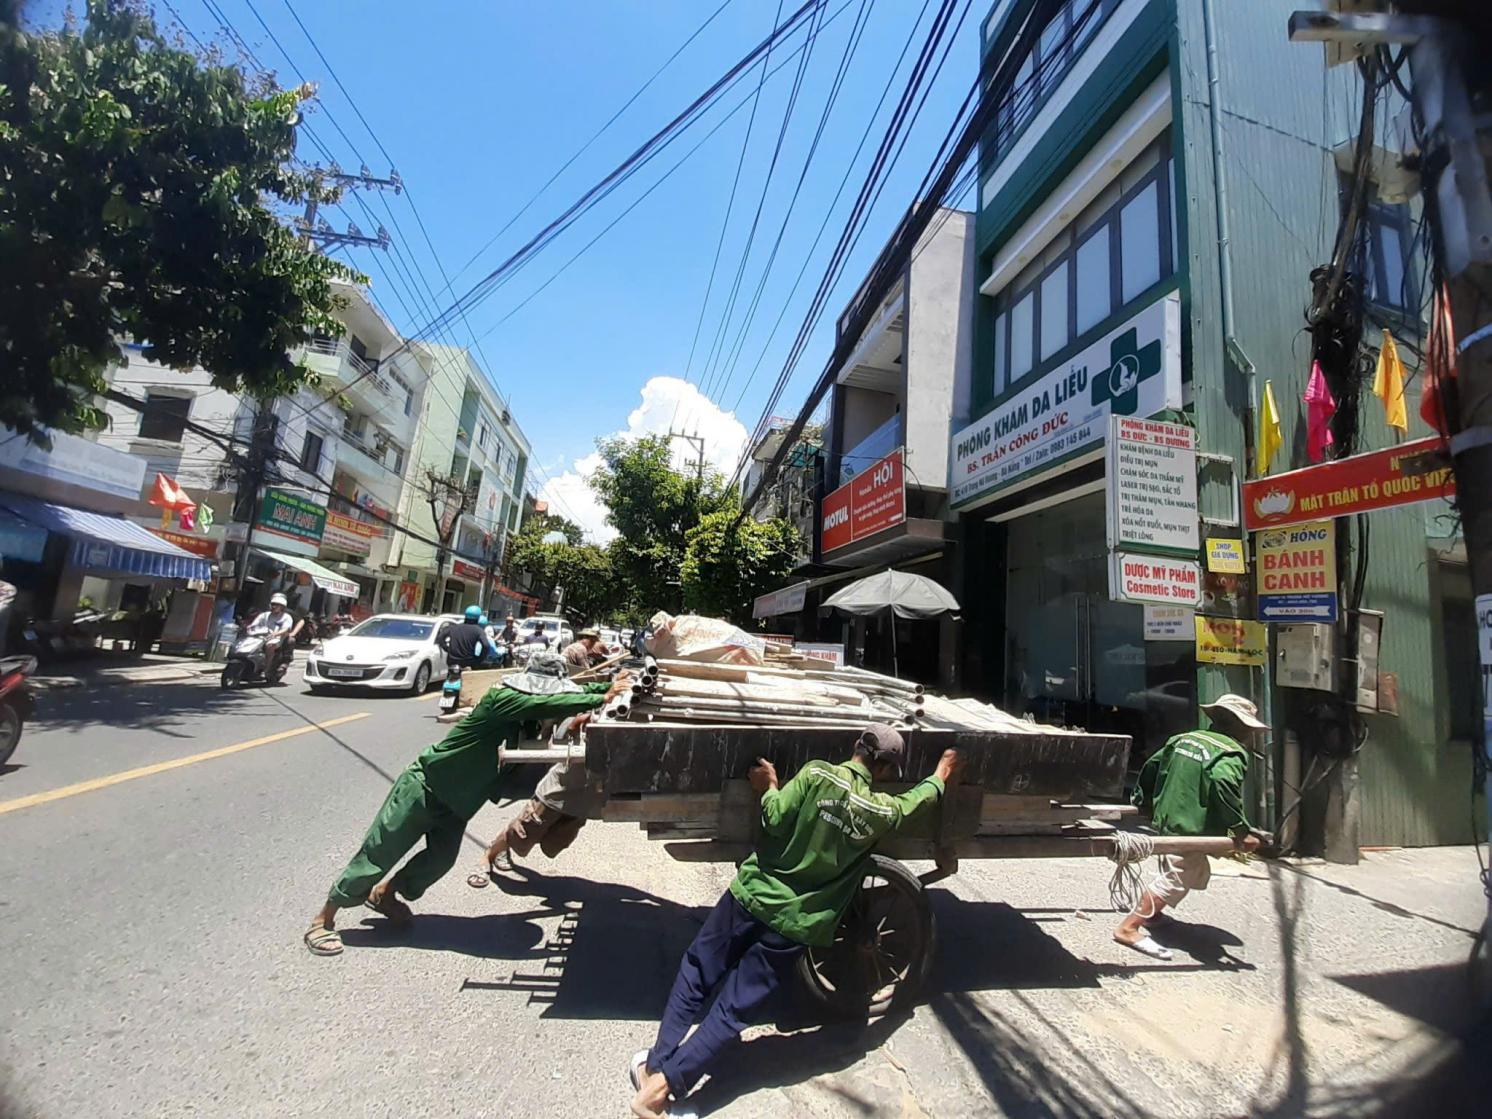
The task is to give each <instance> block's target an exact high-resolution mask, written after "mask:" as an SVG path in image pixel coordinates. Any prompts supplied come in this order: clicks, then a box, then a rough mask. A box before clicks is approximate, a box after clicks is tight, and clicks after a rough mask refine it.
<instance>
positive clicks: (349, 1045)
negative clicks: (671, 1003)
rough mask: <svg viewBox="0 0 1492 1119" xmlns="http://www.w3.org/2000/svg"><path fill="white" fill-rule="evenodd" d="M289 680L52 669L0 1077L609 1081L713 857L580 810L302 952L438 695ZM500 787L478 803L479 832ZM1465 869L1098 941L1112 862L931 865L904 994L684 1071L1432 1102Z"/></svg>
mask: <svg viewBox="0 0 1492 1119" xmlns="http://www.w3.org/2000/svg"><path fill="white" fill-rule="evenodd" d="M298 679H299V672H298V670H297V671H296V673H295V674H294V675H293V676H292V678H291V680H292V682H291V683H287V684H286V685H285V686H282V687H279V688H275V689H268V690H260V689H253V690H247V691H242V692H237V693H232V694H227V693H223V692H221V691H219V690H218V688H217V687H216V685H215V683H214V682H213V681H212V680H211V679H204V680H201V681H195V680H193V681H181V682H171V683H165V684H150V685H143V684H137V685H133V686H122V687H112V688H103V689H98V690H86V689H71V690H67V691H56V692H52V693H50V694H49V695H47V696H46V700H45V702H46V711H45V713H44V715H43V717H42V718H41V720H40V721H39V722H38V723H37V724H36V725H35V726H34V727H32V728H29V729H28V732H27V735H26V738H25V739H24V740H23V742H22V745H21V748H20V750H19V752H18V753H17V755H16V757H15V759H14V765H13V766H12V767H10V768H9V770H8V771H7V772H6V773H4V774H3V776H0V882H3V884H4V889H3V894H0V914H3V918H4V919H3V920H0V960H3V961H4V962H3V972H0V977H3V987H0V989H3V990H4V999H3V1004H0V1111H3V1113H4V1114H6V1115H15V1116H33V1115H34V1116H45V1117H51V1116H88V1117H90V1119H104V1117H108V1116H177V1115H214V1116H216V1115H225V1116H286V1115H312V1114H318V1115H326V1114H333V1115H390V1116H407V1115H411V1114H440V1115H450V1116H506V1115H568V1116H622V1115H625V1114H626V1107H627V1101H628V1099H629V1096H630V1092H629V1090H628V1089H627V1088H626V1085H625V1068H626V1063H627V1058H628V1056H629V1054H631V1053H632V1052H633V1051H634V1050H635V1049H637V1048H640V1047H642V1046H644V1045H646V1044H647V1043H648V1042H649V1041H650V1040H651V1034H652V1029H653V1027H654V1025H655V1023H656V1021H657V1016H658V1014H659V1011H660V1009H661V1007H662V1004H663V1000H664V997H665V994H666V991H667V989H668V985H669V983H670V981H671V978H672V975H673V971H674V968H675V966H676V964H677V961H678V957H679V954H680V953H681V951H682V950H683V948H684V946H685V945H686V944H687V943H688V941H689V939H690V938H691V936H692V935H693V933H694V931H695V929H696V928H697V927H698V924H699V922H700V920H701V919H702V917H703V915H704V913H705V912H706V909H707V907H708V906H709V905H710V904H711V903H712V902H713V901H714V900H715V898H716V897H718V895H719V892H720V891H721V890H722V889H723V888H724V887H725V885H726V883H727V882H728V880H729V876H730V870H731V868H729V867H724V866H710V865H696V864H679V863H675V862H673V861H671V860H670V859H669V858H668V857H667V856H666V854H665V853H664V851H663V850H662V848H661V847H660V846H659V845H656V844H649V843H648V842H647V841H646V840H645V839H644V838H643V836H642V834H641V832H640V830H639V829H637V828H636V827H635V826H630V825H601V824H592V825H590V826H588V827H587V828H586V829H585V831H584V832H582V834H581V837H580V840H579V841H578V843H577V844H576V846H575V847H574V848H572V849H571V851H570V852H568V853H566V854H565V855H564V856H563V857H562V858H561V859H560V860H559V861H557V862H548V861H545V860H543V859H542V858H539V857H538V856H537V855H536V856H535V857H534V859H532V860H531V861H530V862H529V863H527V864H525V870H524V872H523V874H522V875H521V876H519V877H515V879H514V880H513V882H512V884H511V885H510V886H508V887H507V888H505V889H501V890H500V889H497V888H488V889H485V890H480V891H478V890H472V889H470V888H469V887H468V886H467V885H466V884H465V881H464V878H465V870H466V866H465V864H464V863H463V865H462V866H461V867H459V868H458V870H457V872H455V873H453V874H452V875H451V876H450V877H449V878H448V879H447V880H445V881H444V882H442V883H440V884H439V885H438V886H437V887H435V888H434V889H433V890H432V891H431V892H430V893H429V894H428V895H427V896H426V898H425V899H423V901H422V902H421V903H420V904H419V906H418V907H417V908H418V911H419V913H420V916H419V919H418V922H417V924H416V927H415V928H414V930H413V931H412V932H411V933H409V934H408V935H407V936H404V937H402V938H401V937H398V936H394V935H390V934H389V933H388V931H387V930H386V929H385V928H384V927H383V922H382V919H381V918H378V917H375V916H373V915H371V914H368V913H367V912H366V911H361V910H359V911H350V912H348V913H346V914H345V916H346V920H345V921H344V922H343V927H344V928H345V929H346V930H347V931H346V940H347V944H348V948H347V951H346V952H345V953H344V954H343V955H342V956H340V957H336V958H332V959H320V958H314V957H312V956H311V955H309V954H308V953H307V952H306V951H305V949H304V948H303V947H302V945H301V940H300V936H301V932H302V930H303V928H304V926H305V924H306V922H307V920H308V919H309V918H310V916H311V914H312V913H313V912H314V911H315V910H316V908H317V907H318V906H319V904H320V902H321V900H322V898H323V897H324V895H325V892H326V889H327V886H328V885H329V883H330V882H331V881H332V879H333V877H334V876H335V875H336V874H337V872H338V870H339V869H340V868H341V866H342V864H343V862H344V861H345V860H346V858H347V857H348V855H349V854H350V853H351V852H352V850H353V849H354V847H355V846H356V844H357V842H358V841H359V839H360V838H361V835H362V833H363V831H364V829H365V828H366V827H367V825H368V823H369V821H370V820H371V818H372V816H373V813H374V811H375V810H376V809H377V807H378V804H379V802H380V801H381V799H382V798H383V796H384V793H385V791H386V790H387V788H388V785H389V782H390V781H391V780H392V779H393V777H394V775H395V774H397V773H398V771H399V770H400V769H401V768H402V767H403V766H404V765H405V764H406V763H407V762H408V761H409V759H410V758H411V757H413V756H414V754H415V753H416V752H417V751H418V750H419V749H420V748H421V747H422V746H424V745H425V744H426V743H427V742H429V741H431V740H432V739H433V738H435V737H437V736H438V735H439V734H440V733H441V732H442V729H443V728H441V727H439V726H437V724H436V723H435V721H434V719H433V715H434V705H435V700H434V697H433V695H432V696H431V697H427V698H425V699H422V700H409V699H405V698H397V697H381V696H335V697H316V696H310V695H308V694H305V693H304V692H303V690H302V688H301V686H300V685H299V683H298ZM512 811H513V808H512V807H489V808H488V809H487V810H486V811H484V812H483V813H482V814H481V815H480V816H478V817H477V819H476V820H475V821H474V822H473V825H472V828H471V830H470V833H469V839H470V846H469V850H468V854H469V856H470V858H471V859H475V858H476V856H477V854H478V852H479V850H480V844H481V843H482V842H483V841H485V840H486V839H487V838H488V837H489V835H490V834H491V833H493V832H494V831H495V829H496V828H497V827H498V826H499V825H500V823H501V822H502V821H503V820H504V819H506V817H507V816H508V815H509V814H510V813H511V812H512ZM1474 870H1475V863H1474V860H1473V857H1472V854H1471V852H1470V851H1469V850H1468V849H1459V850H1441V851H1429V852H1389V853H1383V854H1377V855H1373V856H1370V858H1369V859H1368V861H1367V862H1366V863H1364V864H1363V865H1362V866H1360V867H1357V868H1335V867H1326V866H1322V865H1319V864H1317V865H1307V864H1302V865H1299V866H1292V867H1276V868H1274V869H1273V870H1266V869H1264V868H1261V867H1254V868H1249V869H1243V868H1240V867H1236V866H1235V864H1228V865H1226V866H1221V867H1220V869H1219V870H1218V872H1217V876H1216V877H1215V878H1214V884H1213V887H1212V889H1211V890H1210V891H1209V892H1208V893H1207V894H1199V895H1196V896H1194V897H1193V898H1191V899H1189V900H1188V902H1187V904H1186V906H1185V907H1184V908H1183V910H1182V911H1181V913H1180V916H1181V917H1183V918H1184V919H1185V921H1186V922H1187V923H1186V924H1184V925H1181V926H1179V927H1178V928H1176V929H1174V930H1172V933H1171V939H1172V943H1173V945H1174V946H1175V947H1176V948H1177V949H1178V951H1177V954H1176V957H1177V958H1176V959H1175V960H1174V961H1173V962H1171V963H1168V964H1163V963H1157V962H1154V961H1149V960H1146V959H1143V958H1141V957H1139V956H1137V955H1135V954H1133V953H1131V952H1128V951H1126V950H1124V949H1122V948H1120V947H1118V946H1117V945H1115V944H1113V943H1112V941H1111V940H1110V939H1109V930H1110V927H1111V925H1112V923H1113V921H1114V919H1115V918H1114V915H1113V914H1112V913H1110V912H1108V911H1107V905H1108V901H1107V885H1106V883H1107V864H1104V863H1102V862H1099V861H1097V860H1084V859H1069V860H1029V861H1009V862H1003V863H983V864H979V863H975V864H966V866H965V869H964V870H963V871H962V872H961V873H960V875H959V876H958V877H957V878H956V879H954V880H952V881H951V882H950V883H948V884H947V885H946V886H945V887H939V888H938V889H937V892H936V900H935V907H936V912H937V916H938V921H939V926H940V943H941V955H940V958H939V962H938V964H937V966H936V969H935V971H934V974H933V977H932V982H931V984H930V990H929V992H928V998H927V1001H926V1002H925V1004H924V1005H923V1006H921V1007H919V1008H918V1009H917V1011H916V1012H915V1014H913V1015H912V1016H910V1017H909V1018H906V1019H901V1020H896V1021H887V1022H878V1023H873V1024H872V1025H871V1026H869V1028H850V1027H844V1026H836V1027H823V1026H819V1025H816V1024H814V1023H813V1022H811V1021H807V1020H805V1019H804V1017H803V1013H804V1012H803V1011H801V1010H799V1009H796V1008H793V1007H788V1008H786V1009H784V1011H783V1012H782V1014H781V1015H780V1016H779V1018H778V1021H777V1024H776V1027H775V1028H773V1027H762V1028H761V1029H758V1030H753V1031H752V1033H751V1034H750V1035H748V1041H747V1043H746V1045H745V1046H744V1047H743V1048H742V1049H741V1050H740V1051H739V1053H738V1054H737V1056H736V1057H735V1058H734V1059H733V1060H732V1062H731V1065H730V1068H729V1069H728V1070H727V1072H726V1075H724V1076H722V1077H720V1078H719V1079H718V1080H717V1081H715V1082H713V1083H707V1084H706V1085H705V1086H704V1088H703V1089H702V1090H701V1093H700V1094H701V1101H700V1102H701V1104H702V1105H703V1108H704V1109H705V1110H706V1112H707V1113H712V1114H718V1115H722V1116H734V1117H748V1116H800V1115H805V1114H810V1115H816V1116H866V1115H874V1116H882V1115H885V1116H923V1115H927V1116H965V1115H1017V1116H1030V1115H1064V1116H1066V1115H1072V1116H1093V1117H1098V1116H1109V1115H1123V1116H1170V1115H1177V1116H1180V1115H1191V1116H1211V1115H1216V1116H1225V1115H1238V1114H1262V1113H1270V1114H1278V1115H1294V1114H1305V1113H1310V1114H1333V1115H1335V1114H1343V1115H1345V1114H1353V1115H1358V1114H1364V1115H1366V1114H1390V1113H1392V1114H1406V1115H1407V1114H1420V1113H1424V1112H1423V1111H1421V1110H1420V1109H1421V1108H1422V1107H1423V1106H1427V1104H1426V1101H1427V1100H1429V1099H1430V1098H1431V1097H1430V1096H1427V1095H1425V1093H1431V1092H1435V1093H1438V1092H1441V1091H1442V1089H1443V1088H1444V1087H1445V1086H1446V1085H1451V1086H1453V1087H1456V1088H1458V1089H1459V1088H1461V1087H1464V1084H1465V1083H1466V1080H1465V1077H1466V1074H1467V1071H1468V1070H1467V1068H1466V1066H1465V1064H1464V1063H1457V1057H1458V1055H1459V1054H1461V1053H1462V1052H1463V1049H1464V1046H1465V1045H1466V1044H1473V1045H1475V1044H1483V1043H1485V1042H1486V1041H1487V1035H1486V1033H1485V1032H1484V1033H1483V1034H1481V1035H1473V1036H1472V1038H1471V1040H1470V1041H1469V1042H1467V1041H1463V1040H1462V1038H1463V1037H1464V1036H1465V1031H1466V1030H1467V1029H1468V1028H1469V1027H1470V1026H1471V1025H1472V1024H1473V1023H1474V1022H1475V1021H1476V1018H1475V1014H1474V1007H1475V1004H1474V996H1473V995H1472V993H1471V990H1470V988H1469V986H1468V981H1467V971H1466V960H1467V957H1468V954H1469V953H1470V951H1471V948H1472V944H1473V936H1474V930H1475V929H1476V928H1477V926H1478V925H1479V923H1480V920H1481V914H1482V906H1483V904H1484V903H1483V901H1482V898H1481V893H1480V890H1479V888H1478V887H1477V885H1476V883H1475V877H1474ZM1483 1030H1484V1031H1485V1023H1484V1024H1483ZM1470 1072H1471V1073H1472V1074H1475V1073H1478V1072H1480V1073H1485V1065H1473V1066H1472V1068H1471V1070H1470ZM1481 1090H1483V1091H1485V1087H1483V1088H1482V1089H1481ZM1486 1098H1488V1097H1486V1096H1483V1102H1485V1099H1486ZM1461 1100H1462V1102H1464V1100H1465V1097H1464V1096H1463V1097H1461ZM1381 1101H1386V1102H1383V1103H1382V1108H1384V1109H1380V1102H1381ZM1460 1106H1461V1104H1459V1103H1457V1104H1447V1105H1446V1107H1445V1110H1442V1111H1440V1112H1439V1114H1447V1115H1455V1114H1461V1113H1463V1112H1462V1111H1461V1110H1459V1108H1460ZM1395 1107H1398V1108H1399V1110H1397V1111H1396V1110H1394V1108H1395ZM1385 1109H1386V1110H1385ZM1464 1113H1466V1114H1473V1113H1476V1112H1475V1111H1466V1112H1464ZM1481 1114H1483V1115H1485V1114H1486V1112H1485V1111H1482V1112H1481Z"/></svg>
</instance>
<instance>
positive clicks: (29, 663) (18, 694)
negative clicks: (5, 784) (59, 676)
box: [0, 657, 36, 765]
mask: <svg viewBox="0 0 1492 1119" xmlns="http://www.w3.org/2000/svg"><path fill="white" fill-rule="evenodd" d="M35 671H36V658H35V657H0V765H4V764H5V763H6V762H8V761H10V758H11V755H12V754H14V753H15V752H16V747H17V746H18V745H20V742H21V730H22V729H23V728H24V727H25V725H26V720H27V719H29V718H31V716H32V715H34V714H35V713H36V697H35V696H34V695H33V694H32V692H31V685H29V684H28V683H26V677H27V676H30V675H31V674H32V673H33V672H35Z"/></svg>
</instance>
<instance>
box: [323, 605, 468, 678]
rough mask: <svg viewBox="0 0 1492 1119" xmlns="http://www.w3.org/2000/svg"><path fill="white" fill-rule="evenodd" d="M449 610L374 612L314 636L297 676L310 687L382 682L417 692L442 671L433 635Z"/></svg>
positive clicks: (453, 620) (452, 619)
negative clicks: (324, 636)
mask: <svg viewBox="0 0 1492 1119" xmlns="http://www.w3.org/2000/svg"><path fill="white" fill-rule="evenodd" d="M461 620H462V619H461V618H459V617H457V616H455V615H453V614H443V615H439V616H437V617H431V616H429V615H424V614H375V615H373V617H371V618H367V619H365V620H364V621H361V622H359V623H358V624H357V625H355V626H353V627H352V629H350V630H348V631H347V632H346V633H344V634H343V635H342V636H341V637H334V638H332V639H331V640H330V641H326V642H319V643H317V644H316V645H315V646H314V647H313V648H312V649H311V655H310V656H309V657H307V658H306V668H305V674H304V675H303V677H302V679H303V680H304V681H305V684H306V687H308V688H309V689H310V690H311V691H313V692H322V691H325V690H326V689H328V688H332V687H354V688H383V689H392V690H400V691H407V692H409V693H410V694H411V695H419V694H420V693H421V692H423V691H425V690H426V689H427V688H429V687H430V683H431V681H433V680H442V679H444V678H445V674H446V655H445V653H444V652H442V651H441V649H440V646H438V645H436V643H435V641H436V638H438V637H439V636H440V635H441V634H442V633H443V632H444V631H445V629H446V627H447V626H450V625H454V624H458V623H460V622H461Z"/></svg>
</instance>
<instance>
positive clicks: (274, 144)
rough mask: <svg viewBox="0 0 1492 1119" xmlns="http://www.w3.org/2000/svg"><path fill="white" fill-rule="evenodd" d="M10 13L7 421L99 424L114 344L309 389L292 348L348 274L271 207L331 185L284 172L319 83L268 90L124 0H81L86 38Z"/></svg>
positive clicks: (274, 388) (321, 326) (1, 91)
mask: <svg viewBox="0 0 1492 1119" xmlns="http://www.w3.org/2000/svg"><path fill="white" fill-rule="evenodd" d="M15 9H16V5H15V4H14V2H13V0H0V261H3V262H4V264H3V267H0V354H3V355H4V365H5V376H4V378H3V380H0V424H6V425H9V426H11V427H14V428H16V429H17V430H18V431H21V432H25V433H28V434H31V435H32V437H33V438H40V439H43V440H44V438H45V436H44V435H43V434H42V433H41V432H40V431H38V430H37V429H38V428H40V427H55V428H59V429H61V430H64V431H74V432H76V431H82V430H85V429H88V428H95V427H99V426H101V425H102V423H103V414H102V413H101V412H100V411H99V410H98V409H97V408H96V407H95V406H94V405H93V403H92V398H93V396H94V394H96V393H98V392H99V391H101V390H102V389H103V388H104V387H105V386H104V376H103V375H104V372H105V371H106V370H107V369H108V368H109V367H110V366H111V365H112V364H115V363H117V362H119V361H121V360H122V356H123V355H122V353H121V351H120V348H119V344H118V341H117V340H118V339H120V338H129V339H133V340H134V341H136V342H138V343H141V344H142V345H143V347H144V353H145V356H146V357H147V358H150V359H151V360H153V361H157V362H160V363H161V364H163V365H166V366H169V367H172V368H176V369H187V368H190V367H192V366H196V365H200V366H202V367H203V368H205V369H206V370H207V371H208V372H209V373H210V374H211V375H212V378H213V383H214V384H215V385H217V386H218V387H219V388H223V389H227V390H229V391H234V392H237V391H246V392H248V393H250V394H252V395H254V396H257V397H260V398H262V399H268V398H271V397H275V396H280V395H284V394H287V393H291V392H294V391H295V390H296V389H297V388H298V387H299V386H301V385H302V384H304V383H307V382H309V381H310V380H312V375H311V374H310V373H309V371H307V370H306V369H305V368H303V367H301V366H298V365H296V364H295V363H294V362H293V361H292V359H291V357H290V356H289V355H290V351H291V350H293V349H294V348H295V347H296V346H298V345H299V344H300V343H302V342H304V341H305V340H306V339H307V338H308V337H309V336H310V334H311V333H312V332H315V331H326V332H335V331H336V330H337V329H338V327H337V324H336V322H335V321H334V320H333V319H332V317H331V311H332V310H333V309H334V307H335V296H334V294H333V291H332V283H331V282H332V280H333V279H335V278H337V277H352V275H353V274H352V273H351V272H349V270H348V269H346V268H345V267H344V266H343V265H341V264H339V263H337V262H336V261H333V260H331V259H329V258H327V257H324V256H320V255H318V254H316V253H315V252H313V251H311V250H309V249H307V248H305V247H304V246H303V245H302V244H301V243H300V241H299V239H298V238H297V236H296V235H295V233H294V232H293V231H292V230H291V229H290V228H289V227H288V226H287V225H286V224H285V222H284V221H283V220H282V219H281V216H280V214H281V213H284V212H285V208H286V207H289V206H296V205H300V204H302V203H303V202H305V200H306V199H307V198H308V197H310V196H311V195H312V194H315V195H316V196H317V197H318V198H322V199H325V198H328V197H331V196H332V195H331V193H330V192H327V191H325V190H324V189H323V188H321V187H320V186H318V185H317V182H316V180H315V178H314V177H313V176H311V175H308V174H304V173H299V172H296V171H294V170H292V169H291V167H290V160H291V157H292V156H293V155H294V153H295V140H296V125H297V123H298V121H299V119H300V117H299V114H300V106H301V103H302V102H303V101H305V100H306V99H307V98H308V97H309V96H310V95H311V93H312V90H311V89H310V88H309V87H304V88H300V89H295V90H287V91H276V90H273V89H261V88H260V83H256V82H255V81H254V80H253V79H251V78H249V77H247V76H246V75H245V74H244V72H243V71H242V70H240V69H239V68H237V67H236V66H231V65H224V64H222V63H221V62H220V61H219V60H218V59H216V58H215V57H211V56H208V57H204V58H198V57H197V56H196V55H194V54H192V53H190V52H188V51H185V50H182V49H179V48H177V47H175V46H173V45H171V44H170V43H168V42H167V41H166V40H165V38H163V37H162V35H161V34H160V33H159V32H158V31H157V29H156V27H155V25H154V23H153V21H152V20H151V18H150V17H149V15H148V14H147V13H146V12H145V11H144V9H143V6H141V5H137V4H133V3H129V2H126V0H89V2H88V6H87V16H86V21H85V23H84V25H83V27H82V29H81V30H79V29H76V28H73V27H71V26H66V27H63V28H62V29H60V30H56V31H47V32H42V33H29V32H27V31H25V30H23V29H22V28H21V26H20V25H19V24H18V23H17V22H16V21H15V18H14V17H15ZM7 16H9V17H10V18H9V19H7V18H6V17H7ZM277 208H278V209H279V212H277Z"/></svg>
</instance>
